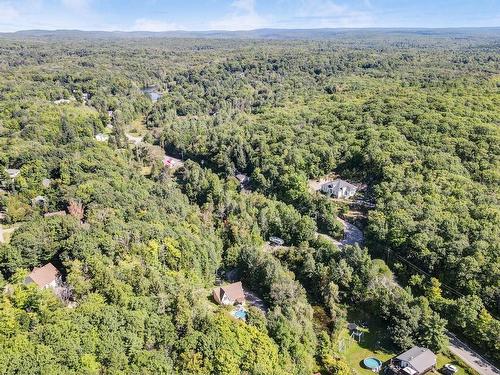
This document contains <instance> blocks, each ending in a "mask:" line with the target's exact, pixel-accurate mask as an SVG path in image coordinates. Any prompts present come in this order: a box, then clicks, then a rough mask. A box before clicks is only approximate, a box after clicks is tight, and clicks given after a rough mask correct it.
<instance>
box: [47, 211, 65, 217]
mask: <svg viewBox="0 0 500 375" xmlns="http://www.w3.org/2000/svg"><path fill="white" fill-rule="evenodd" d="M43 216H44V217H53V216H66V211H55V212H47V213H46V214H44V215H43Z"/></svg>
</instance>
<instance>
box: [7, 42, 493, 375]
mask: <svg viewBox="0 0 500 375" xmlns="http://www.w3.org/2000/svg"><path fill="white" fill-rule="evenodd" d="M499 40H500V39H499V37H498V35H495V34H494V33H493V35H492V34H491V33H485V34H484V35H482V34H481V33H471V35H460V37H455V36H454V35H453V34H452V33H451V34H446V33H443V34H438V35H419V34H418V33H416V34H401V35H399V34H397V33H394V34H391V33H387V34H383V33H382V34H381V33H374V34H373V35H371V34H370V33H367V34H366V35H365V36H364V37H360V36H359V35H352V36H349V35H343V36H342V37H338V38H334V39H331V40H328V39H324V40H310V41H307V40H301V41H300V40H290V41H286V40H266V41H265V40H235V39H219V40H216V39H180V38H177V39H176V38H171V39H167V38H139V37H138V38H136V39H135V38H113V37H110V36H106V37H90V36H89V37H88V38H84V37H83V38H74V37H57V36H48V37H34V36H9V37H7V36H1V37H0V167H1V168H0V185H1V186H0V187H1V189H0V212H1V213H2V218H1V220H2V225H3V227H4V228H15V230H13V233H12V234H11V238H9V241H4V243H2V244H0V271H1V275H0V286H1V287H2V298H1V299H0V374H13V373H15V374H62V373H64V374H162V373H163V374H228V375H232V374H262V375H264V374H297V375H303V374H312V373H313V372H318V371H320V372H321V373H322V374H338V375H347V374H351V373H353V370H352V369H351V368H349V365H348V364H347V362H346V358H345V357H344V355H343V353H342V352H341V351H340V350H339V340H340V337H341V335H342V332H343V331H344V330H345V329H346V325H347V321H348V311H350V309H352V308H356V309H361V310H363V311H364V312H366V313H368V314H370V315H371V316H373V317H374V318H375V319H378V320H380V321H381V322H383V324H384V326H385V327H386V328H387V332H388V333H389V334H388V336H389V337H390V346H391V348H393V349H394V351H398V350H401V349H407V348H409V347H411V346H412V345H422V346H426V347H428V348H431V349H432V350H434V351H436V352H440V351H446V347H447V336H446V330H450V331H452V332H455V333H457V334H459V335H460V336H461V337H463V338H464V339H466V340H467V341H468V342H469V343H471V344H472V345H474V347H476V348H478V349H479V350H481V351H482V352H483V353H486V354H487V355H488V356H489V357H490V358H492V359H493V360H497V361H498V360H500V321H499V320H498V317H499V316H500V233H499V232H500V211H499V205H498V199H499V181H500V180H499V179H500V142H499V141H500V130H499V121H500V95H499V89H500V42H499ZM146 87H154V88H155V89H156V90H157V91H158V92H159V93H161V94H162V96H161V98H160V99H159V100H158V101H152V100H151V99H150V98H149V97H148V96H147V95H145V94H144V93H143V91H141V90H142V89H144V88H146ZM131 133H132V134H133V135H135V136H137V135H140V136H141V137H143V142H140V143H139V142H136V143H134V142H130V136H131ZM98 134H100V135H102V134H106V135H107V138H106V139H105V141H104V142H99V141H98V140H97V139H96V135H98ZM163 152H166V154H167V155H171V156H174V157H176V158H179V159H182V160H183V161H185V163H183V165H182V167H180V168H177V169H169V168H168V167H164V165H163V163H162V157H163V156H164V153H163ZM7 169H18V170H19V175H18V176H16V177H15V178H14V177H12V176H9V174H8V173H7ZM237 173H245V174H246V175H248V176H249V177H250V186H249V187H247V188H245V189H242V188H241V187H240V185H239V183H238V180H237V179H236V178H234V176H235V175H236V174H237ZM332 173H334V174H337V175H339V176H341V177H342V178H344V179H347V180H349V181H353V182H356V183H358V184H362V185H363V186H366V188H365V189H364V190H363V192H362V193H361V194H363V199H364V200H365V201H368V202H370V203H371V205H370V206H369V207H370V208H369V209H368V210H366V212H364V214H363V215H362V217H361V219H359V220H358V221H357V222H356V224H358V225H360V226H361V227H362V228H363V229H364V232H365V236H366V241H365V243H364V245H363V246H359V245H354V246H345V247H343V248H339V247H337V246H336V245H335V244H334V243H333V242H332V241H330V240H329V239H328V237H324V236H318V235H317V233H321V234H323V235H327V236H330V237H331V238H334V239H340V238H341V237H342V235H343V227H342V225H341V224H340V223H339V221H338V220H337V217H340V216H344V217H345V214H346V211H347V210H348V208H347V207H346V205H345V204H344V203H339V202H336V201H335V200H331V199H328V198H326V197H325V196H323V195H321V194H317V193H313V192H312V191H311V190H310V188H309V182H310V180H312V181H314V180H317V179H319V178H322V177H324V176H326V175H329V174H332ZM37 197H38V198H40V197H43V200H40V199H38V200H37V199H36V198H37ZM40 202H41V203H40ZM61 211H65V212H66V211H67V212H68V214H67V215H53V216H51V215H46V214H47V213H53V212H61ZM270 236H278V237H280V238H282V239H283V240H284V242H285V244H286V246H284V247H281V248H279V249H277V250H276V251H273V252H270V251H267V250H266V249H267V247H266V241H268V239H269V237H270ZM47 262H52V263H53V264H54V265H56V267H57V268H58V269H59V270H60V271H61V272H62V275H63V279H64V282H65V285H66V286H67V289H68V291H69V293H68V294H69V296H68V297H67V298H66V299H65V300H61V299H60V298H58V297H56V296H55V295H54V293H52V292H51V291H50V290H46V289H44V290H39V289H37V288H36V287H34V286H33V285H25V284H24V283H23V280H24V279H25V277H26V275H27V274H28V273H29V272H30V271H31V270H32V269H33V267H38V266H41V265H44V264H46V263H47ZM228 271H232V272H236V274H237V275H238V277H239V278H240V279H241V280H242V282H243V285H244V286H245V287H246V288H248V289H249V290H251V291H253V292H255V293H256V294H257V295H259V296H260V298H262V299H263V301H264V303H265V305H266V311H265V312H263V311H261V310H259V309H256V308H250V310H249V315H248V319H247V322H246V323H244V322H241V321H237V320H235V319H234V318H232V317H231V316H230V314H228V311H227V309H225V308H223V307H219V306H217V305H216V304H214V303H213V301H211V300H210V298H209V295H210V293H211V292H210V291H211V289H212V288H213V287H214V285H216V283H217V281H218V280H220V278H223V277H224V275H225V274H227V273H229V272H228Z"/></svg>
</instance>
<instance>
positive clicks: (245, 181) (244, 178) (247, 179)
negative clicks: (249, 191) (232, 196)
mask: <svg viewBox="0 0 500 375" xmlns="http://www.w3.org/2000/svg"><path fill="white" fill-rule="evenodd" d="M234 177H236V179H237V180H238V181H239V182H240V186H242V187H245V186H247V185H248V183H249V182H250V177H248V176H247V175H246V174H243V173H238V174H237V175H236V176H234Z"/></svg>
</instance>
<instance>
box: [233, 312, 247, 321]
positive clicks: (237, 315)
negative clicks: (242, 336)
mask: <svg viewBox="0 0 500 375" xmlns="http://www.w3.org/2000/svg"><path fill="white" fill-rule="evenodd" d="M233 315H234V317H235V318H238V319H243V320H245V319H246V318H247V312H246V311H245V310H236V311H235V312H234V313H233Z"/></svg>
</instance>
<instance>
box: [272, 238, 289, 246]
mask: <svg viewBox="0 0 500 375" xmlns="http://www.w3.org/2000/svg"><path fill="white" fill-rule="evenodd" d="M269 243H270V244H271V245H274V246H283V245H284V244H285V241H283V239H281V238H279V237H275V236H271V237H269Z"/></svg>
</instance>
